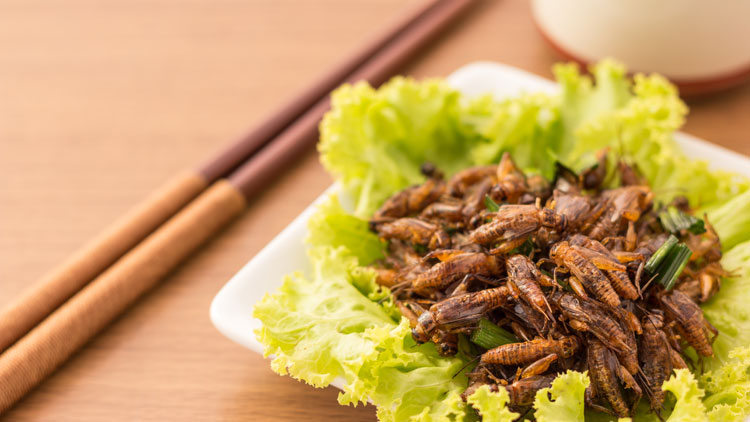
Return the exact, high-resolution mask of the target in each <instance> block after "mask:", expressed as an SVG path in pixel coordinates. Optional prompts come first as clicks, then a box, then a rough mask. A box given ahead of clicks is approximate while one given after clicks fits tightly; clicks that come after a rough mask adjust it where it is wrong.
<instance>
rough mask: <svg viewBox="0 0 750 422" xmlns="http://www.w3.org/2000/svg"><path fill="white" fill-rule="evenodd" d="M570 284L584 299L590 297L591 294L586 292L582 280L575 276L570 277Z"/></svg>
mask: <svg viewBox="0 0 750 422" xmlns="http://www.w3.org/2000/svg"><path fill="white" fill-rule="evenodd" d="M568 284H569V285H570V288H571V289H573V291H574V292H575V293H576V294H577V295H578V296H580V297H582V298H584V299H588V298H589V296H588V295H587V294H586V290H584V289H583V284H581V280H579V279H578V278H577V277H575V276H570V277H568Z"/></svg>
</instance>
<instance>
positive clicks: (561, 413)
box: [534, 371, 590, 422]
mask: <svg viewBox="0 0 750 422" xmlns="http://www.w3.org/2000/svg"><path fill="white" fill-rule="evenodd" d="M589 383H590V381H589V377H588V375H587V374H586V373H581V372H576V371H567V372H565V373H564V374H562V375H559V376H558V377H557V378H555V380H554V381H552V385H551V386H550V387H549V388H543V389H541V390H539V391H537V393H536V397H535V398H534V409H536V412H534V416H535V417H536V420H537V422H583V421H584V414H583V409H584V392H585V391H586V388H587V387H588V386H589Z"/></svg>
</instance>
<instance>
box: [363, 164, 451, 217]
mask: <svg viewBox="0 0 750 422" xmlns="http://www.w3.org/2000/svg"><path fill="white" fill-rule="evenodd" d="M421 171H422V174H424V175H425V176H428V178H427V181H426V182H425V183H423V184H421V185H416V186H412V187H410V188H406V189H404V190H402V191H401V192H399V193H397V194H396V195H393V196H391V197H390V198H388V200H386V201H385V203H384V204H383V205H382V206H381V207H380V209H378V210H377V211H376V212H375V214H374V215H373V218H372V221H374V222H381V221H387V220H389V219H394V218H402V217H406V216H409V215H412V214H416V213H418V212H420V211H422V209H424V207H426V206H428V205H430V204H431V203H433V202H435V201H437V200H438V198H440V196H441V195H443V193H444V192H445V181H444V180H443V174H442V173H441V172H440V171H438V170H437V169H436V168H435V166H434V165H432V164H428V163H425V164H424V165H422V169H421Z"/></svg>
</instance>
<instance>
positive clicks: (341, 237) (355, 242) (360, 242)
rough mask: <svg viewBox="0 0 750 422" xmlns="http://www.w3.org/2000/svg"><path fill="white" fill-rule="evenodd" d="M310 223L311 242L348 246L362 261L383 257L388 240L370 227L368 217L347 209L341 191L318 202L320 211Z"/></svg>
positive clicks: (322, 244)
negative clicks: (381, 237)
mask: <svg viewBox="0 0 750 422" xmlns="http://www.w3.org/2000/svg"><path fill="white" fill-rule="evenodd" d="M307 227H308V231H309V232H310V234H309V235H308V237H307V240H306V241H307V243H308V244H310V245H313V246H325V245H335V246H342V247H345V248H346V249H347V250H348V251H349V253H351V254H352V255H354V256H355V257H356V258H357V259H358V260H359V264H361V265H367V264H369V263H371V262H373V261H375V260H378V259H381V258H383V248H384V247H385V244H384V243H383V242H381V241H380V239H378V236H377V235H376V234H375V233H373V232H372V231H370V228H369V226H368V223H367V221H366V220H363V219H361V218H359V217H356V216H354V215H351V214H350V213H348V212H346V211H345V210H344V208H343V207H342V206H341V203H340V202H339V198H338V196H337V195H331V196H330V197H329V198H328V199H327V200H326V201H325V202H323V203H321V204H320V205H318V212H316V213H315V214H313V215H312V216H311V217H310V221H309V223H308V225H307Z"/></svg>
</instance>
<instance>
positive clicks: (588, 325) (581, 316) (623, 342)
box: [550, 292, 635, 353]
mask: <svg viewBox="0 0 750 422" xmlns="http://www.w3.org/2000/svg"><path fill="white" fill-rule="evenodd" d="M550 300H551V301H552V303H554V304H555V305H557V307H558V308H559V309H560V311H561V312H562V314H563V316H564V317H565V318H566V319H567V320H568V323H569V325H570V327H571V328H573V329H574V330H577V331H581V332H590V333H591V334H593V335H594V336H596V337H597V338H598V339H599V340H600V341H601V342H603V343H604V344H606V345H607V347H609V348H610V349H613V350H623V351H626V352H632V353H635V350H632V348H631V346H629V345H628V343H629V340H628V338H627V336H626V334H625V333H624V332H623V330H622V327H621V326H620V325H619V324H618V323H617V322H616V321H615V320H614V319H613V318H612V317H611V316H609V315H608V314H607V312H606V310H605V309H604V308H603V307H602V306H601V305H598V304H597V303H596V302H594V301H592V300H586V299H581V298H579V297H576V296H574V295H572V294H570V293H565V292H553V293H551V294H550Z"/></svg>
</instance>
